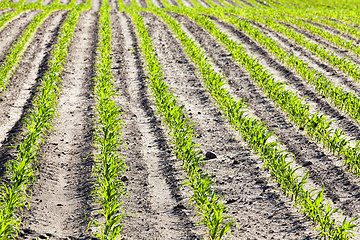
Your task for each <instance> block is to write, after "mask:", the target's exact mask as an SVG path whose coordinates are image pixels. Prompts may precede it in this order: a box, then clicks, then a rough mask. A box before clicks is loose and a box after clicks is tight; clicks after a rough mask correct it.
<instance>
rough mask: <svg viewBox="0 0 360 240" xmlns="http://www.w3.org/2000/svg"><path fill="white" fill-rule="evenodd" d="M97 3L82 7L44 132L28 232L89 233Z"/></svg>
mask: <svg viewBox="0 0 360 240" xmlns="http://www.w3.org/2000/svg"><path fill="white" fill-rule="evenodd" d="M96 11H97V9H95V10H92V11H88V12H84V13H83V14H82V15H81V16H80V18H79V23H78V25H77V27H76V31H75V36H74V40H73V43H72V44H71V46H70V54H69V57H68V62H67V64H66V66H65V71H64V74H63V76H62V79H63V86H62V94H61V96H60V99H59V103H58V107H59V118H56V119H55V120H54V123H53V126H54V129H55V131H54V132H52V133H51V134H50V135H49V137H47V138H46V141H45V144H44V146H43V147H42V156H43V157H42V158H41V159H40V160H39V162H40V164H39V169H40V173H39V181H38V184H37V185H36V186H35V187H34V190H33V196H32V198H31V200H30V201H31V202H30V211H28V212H27V213H26V223H25V226H24V228H23V232H24V233H25V234H24V238H23V239H33V238H34V237H40V238H44V237H50V239H89V238H90V235H89V234H90V233H88V232H87V231H86V230H87V224H88V219H87V216H89V214H90V212H91V209H90V208H91V206H90V204H91V201H92V200H91V199H90V197H89V195H90V192H91V190H92V186H93V184H94V182H93V179H92V177H91V168H92V164H93V161H92V157H91V154H92V152H93V147H92V130H91V129H92V119H93V111H92V108H93V104H94V101H93V99H92V96H91V92H92V90H91V78H92V77H93V76H92V74H93V70H92V69H93V66H94V62H95V57H94V55H93V54H92V53H93V49H94V48H95V46H96V36H95V35H94V34H95V33H96V26H97V12H96Z"/></svg>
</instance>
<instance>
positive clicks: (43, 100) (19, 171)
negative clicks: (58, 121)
mask: <svg viewBox="0 0 360 240" xmlns="http://www.w3.org/2000/svg"><path fill="white" fill-rule="evenodd" d="M83 9H84V5H82V4H81V5H78V7H76V8H74V9H73V10H72V11H71V12H70V13H69V14H68V16H67V19H66V21H65V22H64V24H63V25H62V27H61V30H60V33H59V37H58V41H57V44H56V45H55V47H54V49H53V51H52V56H51V59H50V61H49V70H48V71H47V72H46V73H45V74H44V76H43V78H42V79H41V86H40V87H39V89H38V94H37V96H36V97H35V98H34V99H33V101H32V106H33V108H32V109H31V111H30V112H29V113H28V114H27V116H26V117H25V124H24V128H25V131H24V133H23V134H22V140H21V142H20V144H19V145H16V146H13V147H14V148H15V149H16V151H17V157H16V158H15V159H13V160H10V161H9V162H8V163H7V165H6V175H7V176H8V177H9V179H8V180H7V181H6V182H4V183H3V184H2V186H1V188H0V238H1V239H11V238H15V237H16V236H17V234H18V231H19V226H20V224H21V213H22V209H23V208H24V207H26V206H27V205H28V197H29V185H31V184H32V183H33V182H34V180H35V178H36V171H37V170H36V167H35V166H36V163H37V155H38V154H39V150H40V145H41V144H42V143H43V141H44V137H45V136H46V135H47V133H48V132H49V131H51V130H52V125H51V120H52V119H53V118H54V116H55V115H56V111H57V98H58V95H59V93H60V91H61V87H60V83H61V79H60V74H61V72H62V71H63V68H64V63H65V60H66V57H67V52H68V46H69V44H70V42H71V40H72V36H73V32H74V29H75V26H76V23H77V21H78V18H79V15H80V13H81V12H82V10H83Z"/></svg>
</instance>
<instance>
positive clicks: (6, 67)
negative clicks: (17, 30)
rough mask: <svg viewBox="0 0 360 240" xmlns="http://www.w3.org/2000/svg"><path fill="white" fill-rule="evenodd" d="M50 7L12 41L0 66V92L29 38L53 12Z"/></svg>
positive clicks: (24, 49) (4, 87)
mask: <svg viewBox="0 0 360 240" xmlns="http://www.w3.org/2000/svg"><path fill="white" fill-rule="evenodd" d="M53 11H54V10H53V9H52V8H50V9H48V10H45V11H43V12H41V13H39V14H38V15H36V16H35V17H34V19H33V20H32V21H31V23H30V24H29V25H28V26H27V27H26V29H25V30H24V32H23V33H22V35H21V36H20V37H19V38H18V39H17V40H16V41H15V42H14V43H13V45H12V47H11V48H10V50H9V53H8V54H7V55H6V56H5V60H4V62H3V64H2V65H1V67H0V92H5V90H6V86H7V84H8V82H9V80H10V79H11V77H12V74H13V73H14V72H15V70H16V67H17V66H18V65H19V62H20V60H21V58H22V56H23V54H24V53H25V51H26V49H27V48H28V46H29V45H30V42H31V40H32V39H33V38H34V36H35V35H36V32H37V30H38V29H39V28H40V26H41V25H42V23H43V22H44V21H45V19H46V18H47V17H48V16H49V15H50V14H51V13H52V12H53Z"/></svg>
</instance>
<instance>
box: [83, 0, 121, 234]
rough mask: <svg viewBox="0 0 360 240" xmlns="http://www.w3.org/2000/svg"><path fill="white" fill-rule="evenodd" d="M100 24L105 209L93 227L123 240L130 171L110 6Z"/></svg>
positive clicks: (99, 188)
mask: <svg viewBox="0 0 360 240" xmlns="http://www.w3.org/2000/svg"><path fill="white" fill-rule="evenodd" d="M99 14H100V16H99V23H98V36H99V40H98V44H97V62H96V66H95V68H96V77H95V78H94V83H95V84H94V85H95V86H94V95H95V99H96V116H97V118H96V123H97V124H96V127H95V131H94V132H95V136H94V142H95V146H96V147H97V150H98V153H97V154H95V166H94V167H93V175H94V176H95V179H96V183H95V189H94V191H93V195H94V196H95V199H96V202H97V203H99V205H100V206H101V209H100V210H98V211H96V213H98V214H100V215H101V216H102V217H103V219H96V220H93V221H91V222H90V223H89V224H91V225H93V226H95V227H96V228H97V232H95V233H94V236H95V237H97V238H98V239H102V240H105V239H120V231H121V229H122V227H123V224H122V218H123V216H124V211H123V209H122V198H123V197H124V196H125V195H126V194H127V190H126V188H125V186H124V183H123V181H122V180H121V178H122V176H123V175H124V173H125V171H126V169H127V167H126V163H125V161H124V159H123V157H122V156H121V155H120V153H119V151H120V147H121V146H123V145H124V142H123V139H122V128H123V126H124V123H123V121H122V119H121V115H122V110H121V108H120V107H119V106H118V105H116V103H115V101H114V97H115V96H116V94H117V93H116V91H115V88H114V82H113V76H112V74H111V66H112V58H111V53H112V52H111V42H112V40H111V32H112V31H111V20H110V5H109V3H108V1H107V0H103V1H102V5H101V7H100V13H99Z"/></svg>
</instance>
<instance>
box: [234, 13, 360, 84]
mask: <svg viewBox="0 0 360 240" xmlns="http://www.w3.org/2000/svg"><path fill="white" fill-rule="evenodd" d="M229 12H232V13H233V14H236V15H240V16H245V17H247V18H249V19H250V20H253V21H255V22H259V23H262V24H264V25H265V26H267V27H269V28H270V29H272V30H274V31H276V32H279V33H281V34H283V35H284V36H286V37H288V38H289V39H291V40H293V41H294V42H296V43H297V44H299V45H300V46H303V47H305V48H307V49H308V50H309V51H310V52H312V53H314V54H315V55H317V56H318V57H319V58H321V59H322V60H324V61H326V62H328V63H330V64H331V65H333V66H334V67H336V68H338V69H340V70H341V71H343V72H344V73H345V74H347V75H349V76H350V77H352V78H353V79H354V80H355V81H356V82H359V81H360V68H359V66H358V65H357V64H356V63H354V62H353V61H351V60H350V59H348V58H346V57H339V56H337V54H336V53H335V52H332V51H331V50H327V49H326V48H325V47H323V46H322V45H321V44H318V43H314V42H313V41H311V40H310V39H309V38H307V37H305V36H304V35H303V34H301V33H297V32H296V31H294V30H293V29H291V28H289V27H287V26H285V25H283V24H280V23H277V22H276V21H274V20H273V19H271V18H279V17H278V16H277V14H273V13H271V12H269V13H268V14H267V17H264V16H263V15H262V14H256V13H255V14H254V13H249V12H247V13H246V12H245V11H241V10H238V9H232V10H230V11H229Z"/></svg>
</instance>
